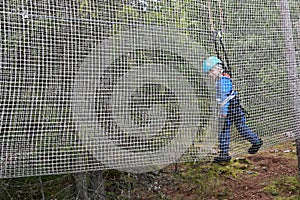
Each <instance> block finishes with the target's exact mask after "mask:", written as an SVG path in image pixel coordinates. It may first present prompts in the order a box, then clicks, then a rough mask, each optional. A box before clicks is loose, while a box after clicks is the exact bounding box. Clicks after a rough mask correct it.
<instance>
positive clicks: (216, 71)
mask: <svg viewBox="0 0 300 200" xmlns="http://www.w3.org/2000/svg"><path fill="white" fill-rule="evenodd" d="M220 75H221V69H220V68H218V67H216V66H215V67H213V68H211V69H210V70H209V71H208V76H209V77H210V78H211V79H216V78H218V77H219V76H220Z"/></svg>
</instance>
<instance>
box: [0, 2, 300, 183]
mask: <svg viewBox="0 0 300 200" xmlns="http://www.w3.org/2000/svg"><path fill="white" fill-rule="evenodd" d="M282 2H284V1H279V0H277V1H272V2H267V3H266V2H262V1H259V0H255V1H253V0H251V1H249V0H244V1H235V0H228V1H222V2H221V1H199V0H197V1H196V0H178V1H169V0H114V1H106V0H97V1H96V0H68V1H67V0H60V1H50V0H48V1H43V0H29V1H22V0H15V1H6V0H3V1H2V7H1V8H0V19H1V20H0V40H1V42H0V64H1V68H0V84H1V85H0V92H1V95H0V102H1V109H0V119H1V121H0V140H1V150H0V159H1V160H0V165H1V166H0V177H1V178H11V177H20V176H35V175H47V174H60V173H71V172H80V171H86V170H103V169H112V168H114V169H119V170H125V171H130V172H147V171H152V170H157V169H160V168H162V167H164V166H166V165H167V164H170V163H175V162H189V161H194V160H212V159H213V157H215V156H216V155H217V154H218V151H219V141H218V109H217V103H216V91H215V83H214V81H212V80H210V79H209V78H208V77H207V76H206V75H205V74H204V73H203V71H202V62H203V60H204V59H205V58H206V57H208V56H210V55H215V54H216V50H215V42H214V37H213V36H214V34H215V33H216V31H220V32H221V33H222V36H223V41H224V44H225V46H226V51H227V53H228V57H229V58H230V65H231V66H232V72H233V79H234V83H235V87H236V90H237V91H238V94H239V96H240V99H241V102H242V105H243V107H244V108H245V110H246V111H247V112H248V113H249V114H250V116H249V117H247V124H248V126H249V127H250V128H251V129H252V130H253V131H254V132H255V133H257V134H258V135H259V137H260V138H262V139H263V140H264V146H263V147H264V148H267V147H269V146H272V145H275V144H278V143H281V142H284V141H288V140H294V139H295V138H296V137H297V130H299V128H298V127H299V121H297V120H299V118H297V115H299V110H297V109H295V102H299V95H297V94H295V90H291V85H293V84H295V80H294V79H292V78H291V76H290V74H289V73H288V70H287V68H288V67H290V63H288V62H287V59H286V55H287V50H286V46H287V43H286V38H285V33H286V26H284V22H286V21H284V19H283V18H284V17H283V15H282ZM288 3H289V13H288V14H289V16H290V21H291V27H290V28H291V30H292V36H293V37H292V38H290V40H291V41H292V44H293V45H294V49H293V50H294V51H293V53H294V56H295V63H296V68H297V69H298V72H299V61H300V54H299V48H300V46H299V45H300V30H299V29H300V18H299V2H298V1H296V0H295V1H293V0H291V1H289V2H288ZM285 11H287V10H285ZM219 45H220V44H219ZM218 49H219V53H220V56H221V57H222V58H223V60H224V53H223V52H222V49H221V47H220V46H218ZM297 84H298V86H297V87H299V79H298V80H296V85H297ZM296 91H297V90H296ZM250 145H251V144H250V143H247V142H245V140H244V138H243V137H242V136H240V134H239V133H238V131H237V130H236V129H235V128H234V127H232V131H231V143H230V154H231V155H233V156H235V155H240V154H243V153H246V152H247V149H248V148H249V146H250Z"/></svg>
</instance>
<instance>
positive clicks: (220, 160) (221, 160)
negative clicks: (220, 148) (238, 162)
mask: <svg viewBox="0 0 300 200" xmlns="http://www.w3.org/2000/svg"><path fill="white" fill-rule="evenodd" d="M230 160H231V156H229V155H227V156H218V157H215V158H214V161H213V163H224V162H230Z"/></svg>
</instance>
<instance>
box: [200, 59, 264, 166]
mask: <svg viewBox="0 0 300 200" xmlns="http://www.w3.org/2000/svg"><path fill="white" fill-rule="evenodd" d="M202 67H203V71H204V72H205V73H206V74H207V75H208V76H209V77H210V78H211V79H214V80H215V81H216V100H217V103H218V106H219V116H218V117H219V122H218V123H219V130H218V131H219V135H218V136H219V145H220V146H219V147H220V153H219V156H218V157H216V158H214V162H216V163H220V162H229V161H230V160H231V156H230V155H229V144H230V127H231V125H232V124H233V123H234V125H235V126H236V128H237V130H238V132H239V133H240V135H242V136H243V137H244V138H245V139H246V140H248V141H249V142H250V143H251V144H252V146H251V147H250V148H249V149H248V153H249V154H255V153H257V152H258V150H259V149H260V147H261V146H262V145H263V141H262V140H261V139H260V138H259V137H258V136H257V134H256V133H254V132H253V131H252V130H251V129H250V128H249V127H248V126H247V125H246V118H245V113H244V110H243V108H242V107H241V105H240V102H239V98H238V97H237V92H236V91H234V87H233V83H232V80H231V77H230V75H229V74H227V73H224V69H223V62H222V61H221V60H220V59H219V58H218V57H216V56H211V57H209V58H207V59H206V60H204V62H203V66H202Z"/></svg>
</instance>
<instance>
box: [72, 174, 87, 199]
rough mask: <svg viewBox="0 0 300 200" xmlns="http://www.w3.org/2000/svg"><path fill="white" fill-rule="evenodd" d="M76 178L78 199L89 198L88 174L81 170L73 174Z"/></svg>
mask: <svg viewBox="0 0 300 200" xmlns="http://www.w3.org/2000/svg"><path fill="white" fill-rule="evenodd" d="M73 176H74V178H75V184H76V190H77V199H80V200H88V199H89V194H88V185H87V176H86V173H84V172H81V173H77V174H74V175H73Z"/></svg>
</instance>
